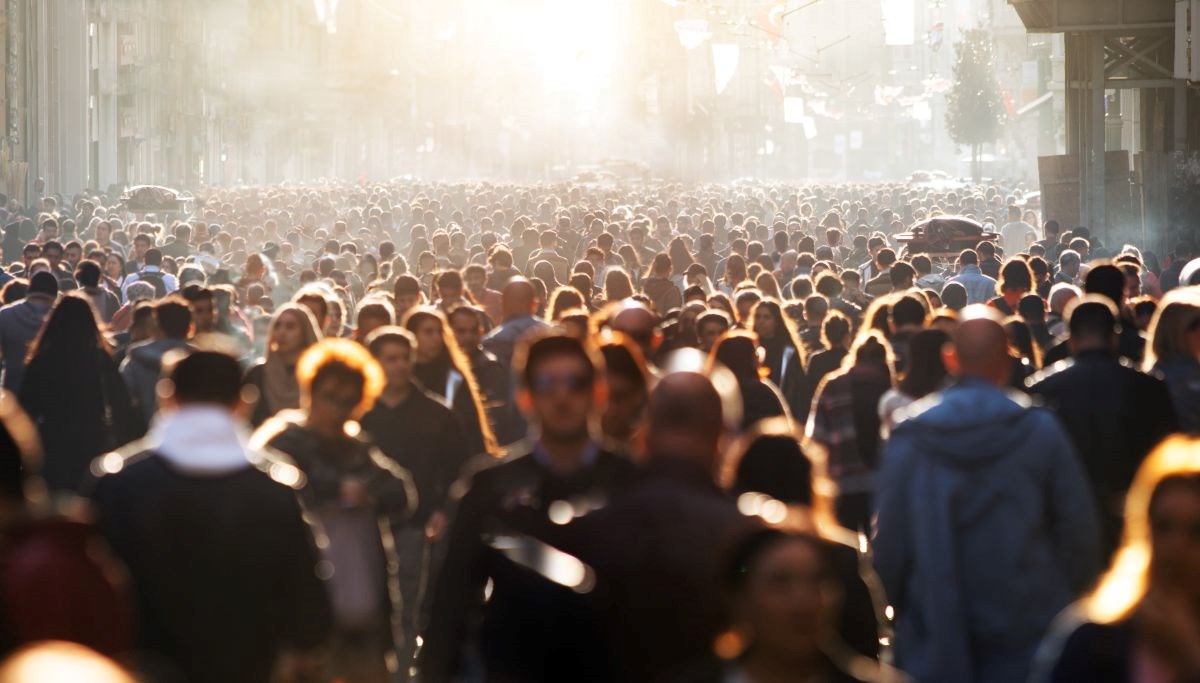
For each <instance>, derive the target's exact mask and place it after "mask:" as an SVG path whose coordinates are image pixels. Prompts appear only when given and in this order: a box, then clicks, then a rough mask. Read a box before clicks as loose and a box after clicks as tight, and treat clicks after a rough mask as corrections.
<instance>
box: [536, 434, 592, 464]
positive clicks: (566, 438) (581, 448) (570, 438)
mask: <svg viewBox="0 0 1200 683" xmlns="http://www.w3.org/2000/svg"><path fill="white" fill-rule="evenodd" d="M591 443H592V435H591V434H590V433H588V432H587V431H583V432H580V433H579V434H573V435H561V436H559V435H549V434H543V435H542V436H541V437H540V438H539V439H538V445H539V446H540V447H541V448H542V450H544V451H545V452H546V455H548V456H550V461H551V462H553V463H554V467H555V469H557V470H558V471H560V472H574V471H575V470H577V469H579V468H580V467H582V466H583V456H584V454H585V453H587V449H588V446H589V445H590V444H591Z"/></svg>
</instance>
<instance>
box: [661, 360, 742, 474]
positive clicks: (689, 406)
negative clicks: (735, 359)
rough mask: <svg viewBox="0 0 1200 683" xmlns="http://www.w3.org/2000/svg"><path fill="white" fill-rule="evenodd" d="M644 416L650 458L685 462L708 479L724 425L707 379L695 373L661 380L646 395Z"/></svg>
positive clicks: (715, 462) (668, 376) (714, 390)
mask: <svg viewBox="0 0 1200 683" xmlns="http://www.w3.org/2000/svg"><path fill="white" fill-rule="evenodd" d="M646 415H647V419H646V423H647V426H646V450H647V454H648V456H649V457H650V458H653V459H664V460H665V459H669V460H674V461H676V462H679V463H686V464H688V465H691V466H694V467H695V468H696V469H697V470H698V471H702V472H703V473H704V474H706V475H707V476H712V474H713V473H714V472H715V471H716V468H717V465H718V461H719V458H720V452H721V451H720V447H721V438H722V437H723V436H724V431H725V427H724V424H725V423H724V412H723V409H722V400H721V396H720V394H718V393H717V390H716V388H715V387H713V384H712V382H711V381H709V379H708V377H706V376H704V375H702V374H700V373H698V372H674V373H671V374H668V375H667V376H665V377H663V378H662V379H661V380H659V382H658V384H657V385H655V387H654V391H652V392H651V394H650V402H649V406H648V408H647V413H646Z"/></svg>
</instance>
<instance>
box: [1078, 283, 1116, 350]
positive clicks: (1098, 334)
mask: <svg viewBox="0 0 1200 683" xmlns="http://www.w3.org/2000/svg"><path fill="white" fill-rule="evenodd" d="M1067 326H1068V329H1070V331H1071V336H1070V339H1069V340H1068V343H1069V344H1070V348H1071V354H1072V355H1078V354H1080V353H1083V352H1084V351H1109V352H1113V351H1116V350H1117V307H1116V306H1115V305H1114V304H1113V302H1112V301H1111V300H1110V299H1109V298H1108V297H1105V296H1101V295H1099V294H1087V295H1085V296H1083V297H1081V298H1079V299H1076V300H1075V301H1073V302H1072V303H1071V305H1070V306H1068V307H1067Z"/></svg>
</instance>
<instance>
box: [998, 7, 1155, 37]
mask: <svg viewBox="0 0 1200 683" xmlns="http://www.w3.org/2000/svg"><path fill="white" fill-rule="evenodd" d="M1009 4H1011V5H1012V6H1013V9H1015V10H1017V14H1019V15H1020V16H1021V21H1023V22H1024V23H1025V28H1027V29H1028V30H1029V31H1030V32H1033V33H1064V32H1076V31H1111V30H1115V29H1120V30H1123V31H1130V30H1132V31H1137V30H1143V29H1150V30H1161V29H1169V28H1171V27H1173V26H1174V25H1175V2H1174V0H1009Z"/></svg>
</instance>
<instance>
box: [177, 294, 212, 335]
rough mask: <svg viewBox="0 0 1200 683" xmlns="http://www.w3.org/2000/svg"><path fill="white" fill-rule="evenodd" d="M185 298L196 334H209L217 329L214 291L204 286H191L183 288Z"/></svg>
mask: <svg viewBox="0 0 1200 683" xmlns="http://www.w3.org/2000/svg"><path fill="white" fill-rule="evenodd" d="M183 298H184V299H185V300H186V301H187V304H188V308H189V309H191V312H192V329H193V331H194V332H195V333H196V334H198V335H199V334H208V333H211V332H213V331H215V330H216V328H217V302H216V299H215V296H214V295H213V291H212V290H211V289H209V288H207V287H205V286H203V285H199V284H195V283H193V284H190V285H188V286H187V287H184V288H183Z"/></svg>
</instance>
